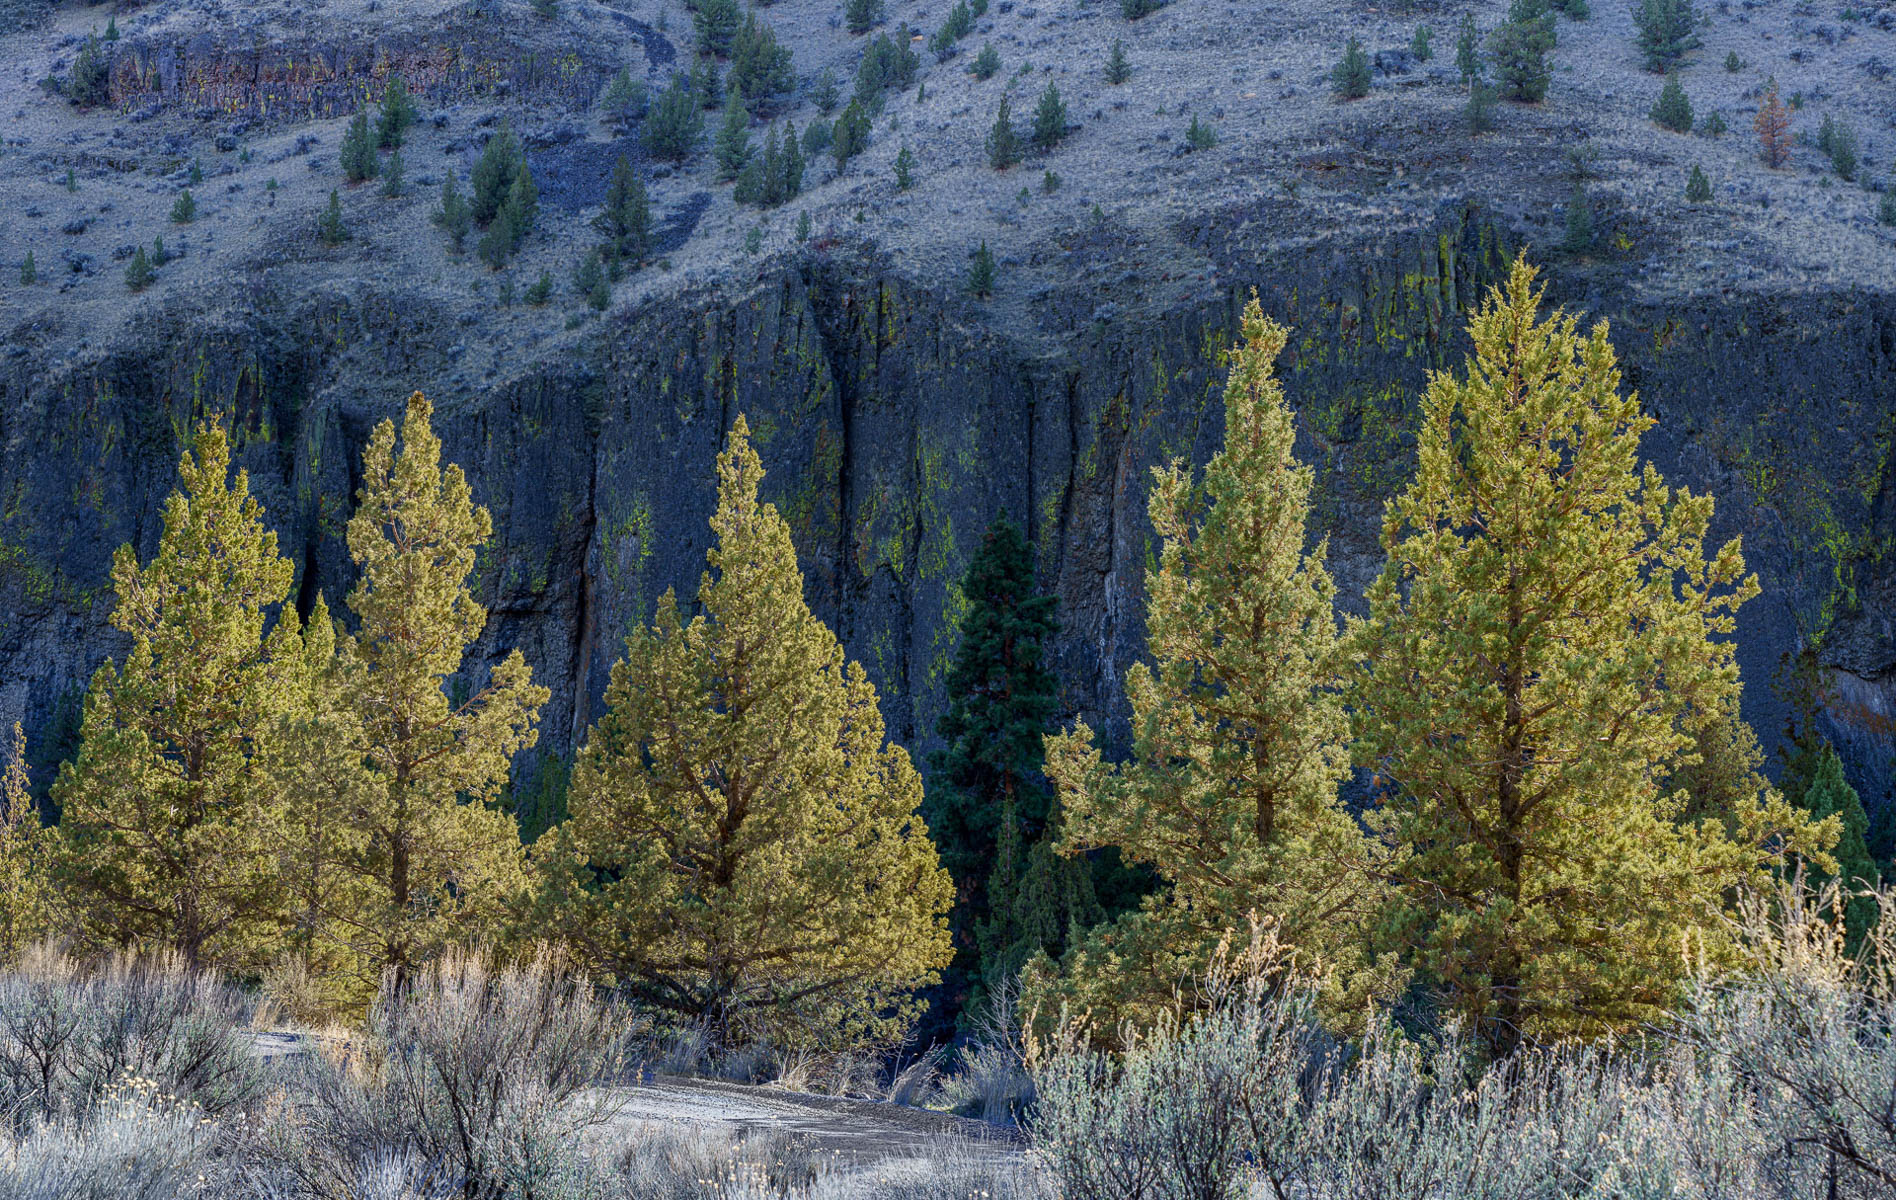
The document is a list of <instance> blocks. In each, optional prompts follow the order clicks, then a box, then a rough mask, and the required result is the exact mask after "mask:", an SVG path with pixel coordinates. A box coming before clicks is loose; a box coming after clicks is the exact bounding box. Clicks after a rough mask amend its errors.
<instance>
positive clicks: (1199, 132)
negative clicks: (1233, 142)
mask: <svg viewBox="0 0 1896 1200" xmlns="http://www.w3.org/2000/svg"><path fill="white" fill-rule="evenodd" d="M1217 144H1218V131H1217V130H1215V129H1213V128H1212V127H1211V126H1209V125H1207V124H1205V123H1204V122H1203V121H1200V120H1199V119H1198V114H1197V113H1193V114H1192V123H1191V124H1190V125H1188V126H1186V127H1185V149H1186V150H1187V151H1191V152H1196V151H1199V150H1209V149H1211V148H1212V147H1213V146H1216V145H1217Z"/></svg>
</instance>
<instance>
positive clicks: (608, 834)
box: [535, 416, 953, 1045]
mask: <svg viewBox="0 0 1896 1200" xmlns="http://www.w3.org/2000/svg"><path fill="white" fill-rule="evenodd" d="M762 475H763V469H762V466H761V464H760V463H759V461H758V458H757V454H756V452H755V451H754V450H753V449H752V448H751V445H750V435H749V430H748V427H747V426H746V424H745V422H744V419H743V418H742V417H741V416H740V417H739V418H738V419H737V423H736V425H735V426H734V428H733V429H732V431H731V439H730V444H729V446H728V448H727V449H726V450H725V452H724V453H723V454H721V455H720V456H719V458H718V480H719V486H718V507H717V512H716V514H715V515H714V516H713V517H712V522H711V524H712V530H713V532H714V534H715V535H716V544H715V546H714V547H713V548H712V550H711V551H710V553H709V554H708V556H707V559H708V563H709V569H708V570H707V571H706V572H705V574H704V577H703V580H702V582H701V583H700V584H699V588H698V596H697V604H696V606H695V612H696V613H697V615H695V616H693V617H692V619H691V620H690V621H689V622H688V623H687V622H686V620H685V618H684V617H683V615H681V613H680V612H679V608H678V604H677V602H676V600H675V598H674V597H673V596H672V594H671V593H670V592H667V593H666V594H665V596H664V598H663V599H662V600H660V601H659V604H658V610H657V613H656V615H655V617H654V619H653V621H652V623H651V625H650V626H646V627H642V628H639V629H637V630H636V631H634V632H633V634H632V635H631V637H630V638H628V639H627V642H626V649H625V656H624V657H623V658H622V659H621V660H620V661H619V662H618V663H617V664H616V665H615V666H614V667H613V670H612V678H611V682H610V684H609V685H608V686H607V690H606V711H605V714H604V715H603V716H602V717H601V718H600V720H599V723H598V724H597V725H596V726H595V727H594V728H593V729H592V731H591V732H590V734H589V735H588V736H587V739H586V744H585V747H584V749H583V750H581V752H580V754H579V757H578V760H577V762H576V763H575V765H574V768H573V783H572V789H571V792H570V796H569V804H570V808H571V812H572V816H571V819H570V820H568V821H567V822H566V823H565V824H563V825H561V826H559V827H558V828H557V829H556V830H555V831H554V832H553V833H551V834H549V835H548V836H547V837H546V838H543V839H542V840H541V842H540V843H539V844H538V845H536V847H535V861H536V866H537V869H538V873H539V876H540V879H541V884H542V887H541V893H540V908H539V915H540V916H541V917H542V919H543V922H544V927H547V928H550V929H556V930H557V931H558V932H559V933H560V935H561V936H562V937H563V938H564V940H566V941H567V942H568V944H570V945H572V946H574V947H575V948H576V949H577V950H578V951H579V953H580V955H581V957H582V959H583V961H585V962H586V963H587V964H588V965H589V966H590V967H592V968H593V969H594V970H596V971H598V972H600V973H601V974H602V975H604V976H606V977H609V978H612V979H614V980H616V981H618V982H619V983H620V984H621V985H622V986H624V987H625V988H626V989H627V990H628V991H629V992H630V993H631V994H632V995H633V996H634V997H636V998H638V999H640V1000H643V1001H644V1002H646V1003H648V1004H651V1005H654V1006H656V1007H658V1008H662V1009H665V1010H668V1011H671V1012H675V1013H679V1014H681V1015H685V1016H689V1017H691V1018H695V1019H699V1020H703V1021H704V1022H706V1023H707V1024H709V1025H711V1026H712V1027H713V1028H714V1029H716V1030H717V1031H718V1032H719V1033H720V1034H721V1035H722V1036H723V1039H724V1040H726V1041H727V1042H728V1041H730V1040H735V1039H737V1038H740V1037H745V1036H754V1035H756V1034H757V1033H760V1032H763V1031H769V1032H770V1033H772V1034H774V1035H775V1036H776V1039H777V1041H778V1044H780V1045H781V1044H789V1045H797V1044H804V1045H809V1044H812V1043H814V1044H818V1045H822V1044H834V1043H835V1042H839V1041H843V1042H847V1041H853V1040H855V1038H857V1037H859V1036H862V1035H865V1034H871V1033H878V1032H885V1033H886V1032H893V1031H894V1030H895V1029H899V1027H900V1025H901V1024H902V1018H903V1017H905V1016H907V1015H908V1013H909V1012H911V1011H912V1008H913V1005H912V1002H910V1001H908V1000H907V999H906V998H904V997H903V996H902V994H901V989H905V988H911V987H914V986H917V985H919V984H923V983H926V982H928V981H930V980H931V979H932V978H933V974H934V972H935V971H936V970H937V969H938V968H940V967H942V966H944V965H945V964H946V963H947V961H948V959H949V944H948V935H947V930H946V928H945V922H944V919H943V918H944V916H945V914H946V913H947V911H948V907H949V904H950V901H951V899H952V888H953V885H952V883H951V881H950V880H949V877H948V875H947V873H946V872H945V871H943V870H942V869H941V867H940V864H939V862H938V860H937V857H936V853H935V847H934V845H933V844H932V843H931V842H930V841H929V838H928V831H927V829H926V828H925V827H924V825H923V824H922V821H921V818H920V815H919V812H918V809H919V806H920V803H921V799H922V788H921V780H920V777H919V776H918V775H917V774H916V772H915V769H914V767H913V766H911V765H910V763H909V759H908V755H907V753H906V752H904V751H903V750H902V749H901V748H900V747H898V746H893V745H890V744H888V743H887V742H886V741H885V739H884V732H883V724H882V717H881V713H880V711H879V709H878V708H877V701H876V693H875V688H874V686H873V685H872V684H871V683H870V682H869V679H868V677H867V676H866V675H865V674H864V673H863V670H862V668H861V666H860V665H858V664H856V663H853V662H846V661H845V659H844V656H843V651H842V646H841V645H840V643H838V642H837V640H836V637H835V635H834V634H832V633H831V632H830V631H829V629H828V628H826V627H825V626H824V625H823V623H822V622H821V621H819V620H818V619H817V618H816V617H815V616H814V615H813V614H812V613H811V612H810V610H809V608H808V607H807V606H806V605H805V603H804V600H803V578H802V573H801V572H800V571H799V570H798V569H797V561H796V550H795V548H794V547H793V546H792V545H791V541H790V529H789V526H788V525H787V524H786V523H785V522H784V520H783V518H782V517H781V516H780V515H779V514H778V512H777V510H776V508H775V507H774V506H772V505H769V504H762V503H759V501H758V498H757V493H758V486H759V483H760V481H761V477H762Z"/></svg>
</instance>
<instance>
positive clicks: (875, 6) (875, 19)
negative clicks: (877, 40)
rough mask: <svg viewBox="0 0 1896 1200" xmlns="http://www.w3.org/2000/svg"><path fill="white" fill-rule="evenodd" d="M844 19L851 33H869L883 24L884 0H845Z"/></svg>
mask: <svg viewBox="0 0 1896 1200" xmlns="http://www.w3.org/2000/svg"><path fill="white" fill-rule="evenodd" d="M843 21H844V23H845V24H846V25H848V26H849V32H851V33H858V34H860V33H868V32H869V31H870V30H871V29H874V28H875V27H876V26H878V25H880V24H882V0H843Z"/></svg>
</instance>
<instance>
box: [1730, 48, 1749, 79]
mask: <svg viewBox="0 0 1896 1200" xmlns="http://www.w3.org/2000/svg"><path fill="white" fill-rule="evenodd" d="M1744 69H1745V62H1744V60H1743V59H1742V58H1739V57H1738V52H1737V51H1736V50H1727V51H1726V52H1725V73H1726V74H1728V75H1736V74H1737V73H1738V72H1740V71H1742V70H1744Z"/></svg>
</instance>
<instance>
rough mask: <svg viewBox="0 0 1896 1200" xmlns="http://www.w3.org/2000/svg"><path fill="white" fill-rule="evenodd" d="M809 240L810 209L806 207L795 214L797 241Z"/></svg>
mask: <svg viewBox="0 0 1896 1200" xmlns="http://www.w3.org/2000/svg"><path fill="white" fill-rule="evenodd" d="M809 240H810V210H809V209H807V208H806V209H804V210H803V211H802V212H800V213H798V214H797V241H799V242H807V241H809Z"/></svg>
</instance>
